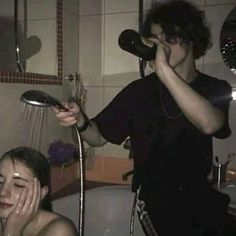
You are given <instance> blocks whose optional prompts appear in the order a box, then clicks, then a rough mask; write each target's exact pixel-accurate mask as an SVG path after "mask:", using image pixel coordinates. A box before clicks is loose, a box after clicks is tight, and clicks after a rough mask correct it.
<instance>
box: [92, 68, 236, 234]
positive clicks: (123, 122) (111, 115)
mask: <svg viewBox="0 0 236 236" xmlns="http://www.w3.org/2000/svg"><path fill="white" fill-rule="evenodd" d="M189 85H190V86H191V87H192V88H193V89H194V90H196V91H197V92H198V93H199V94H201V95H202V96H203V97H205V98H206V99H207V100H208V101H209V102H210V103H212V104H213V105H215V106H216V107H218V108H219V109H220V110H221V111H222V112H223V113H224V115H225V124H224V127H223V128H222V129H221V130H219V131H217V132H216V133H215V134H214V135H205V134H202V133H201V132H200V131H199V130H198V129H197V128H196V127H195V126H194V125H193V124H192V123H191V122H190V121H189V120H188V119H187V118H186V117H185V116H184V114H183V113H182V112H181V110H180V109H179V107H178V105H177V104H176V102H175V101H174V99H173V98H172V96H171V95H170V93H169V92H168V90H167V89H166V88H165V86H164V85H163V84H162V83H161V82H160V80H159V79H158V78H157V77H156V75H155V74H154V73H153V74H150V75H148V76H147V77H146V78H145V79H139V80H136V81H133V82H132V83H130V84H129V85H128V86H127V87H125V88H124V89H123V90H122V91H121V92H120V93H118V95H117V96H116V97H115V98H114V99H113V100H112V101H111V103H110V104H108V106H107V107H106V108H105V109H104V110H103V111H101V113H99V114H98V115H97V116H96V117H95V118H94V121H95V122H96V124H97V126H98V129H99V131H100V132H101V134H102V136H103V137H104V138H105V139H106V140H107V141H109V142H111V143H115V144H121V143H122V142H123V141H124V140H125V139H126V138H127V137H130V140H131V147H132V153H133V158H134V179H133V189H137V188H138V187H139V186H140V185H141V190H140V195H139V197H140V199H141V200H143V201H144V202H145V209H146V210H147V212H148V215H149V216H150V219H151V222H152V225H153V226H154V227H155V228H156V230H158V232H160V235H168V236H169V235H173V234H176V235H183V236H186V235H187V236H190V235H201V236H202V235H221V234H220V233H219V234H216V233H214V234H208V231H209V230H210V231H211V232H223V231H224V232H226V231H227V230H226V229H227V228H228V225H230V226H229V228H231V226H232V225H234V223H232V222H233V220H232V217H231V216H230V215H229V214H228V213H227V207H228V204H229V197H228V196H227V195H225V194H222V193H220V192H218V191H216V190H215V189H214V188H213V187H212V186H211V185H210V184H209V182H208V180H207V176H208V174H209V172H210V170H211V166H212V137H213V136H215V137H218V138H226V137H228V136H229V135H230V133H231V131H230V128H229V124H228V110H229V103H230V99H231V87H230V85H229V84H228V83H227V82H226V81H223V80H219V79H216V78H213V77H210V76H208V75H205V74H203V73H200V72H199V74H198V76H197V77H196V78H195V79H194V81H192V82H191V83H190V84H189ZM203 232H205V234H204V233H203ZM234 232H235V231H234V230H233V233H232V234H229V233H227V235H234Z"/></svg>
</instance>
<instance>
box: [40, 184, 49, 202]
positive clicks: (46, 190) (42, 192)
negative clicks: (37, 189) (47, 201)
mask: <svg viewBox="0 0 236 236" xmlns="http://www.w3.org/2000/svg"><path fill="white" fill-rule="evenodd" d="M48 190H49V189H48V186H46V185H45V186H43V187H42V188H41V196H40V200H43V199H44V197H45V196H46V195H47V193H48Z"/></svg>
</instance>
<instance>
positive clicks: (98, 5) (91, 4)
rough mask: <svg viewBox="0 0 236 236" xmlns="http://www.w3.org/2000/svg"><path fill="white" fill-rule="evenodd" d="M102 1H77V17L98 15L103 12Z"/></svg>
mask: <svg viewBox="0 0 236 236" xmlns="http://www.w3.org/2000/svg"><path fill="white" fill-rule="evenodd" d="M103 2H104V0H79V15H80V16H89V15H100V14H102V12H103Z"/></svg>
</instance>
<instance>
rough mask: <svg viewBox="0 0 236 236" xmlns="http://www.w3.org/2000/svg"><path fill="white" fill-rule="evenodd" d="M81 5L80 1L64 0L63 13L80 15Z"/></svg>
mask: <svg viewBox="0 0 236 236" xmlns="http://www.w3.org/2000/svg"><path fill="white" fill-rule="evenodd" d="M79 4H80V1H78V0H63V11H66V12H68V13H71V14H74V15H79Z"/></svg>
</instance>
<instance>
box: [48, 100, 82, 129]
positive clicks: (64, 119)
mask: <svg viewBox="0 0 236 236" xmlns="http://www.w3.org/2000/svg"><path fill="white" fill-rule="evenodd" d="M63 105H64V106H65V107H66V108H67V109H68V110H69V111H64V110H60V109H58V108H56V107H53V108H52V110H53V111H54V112H55V113H56V117H57V119H58V120H59V123H60V125H61V126H63V127H69V126H72V125H74V124H75V123H76V122H77V121H78V120H79V114H80V108H79V106H78V105H77V104H76V103H74V102H71V103H65V104H63Z"/></svg>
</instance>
